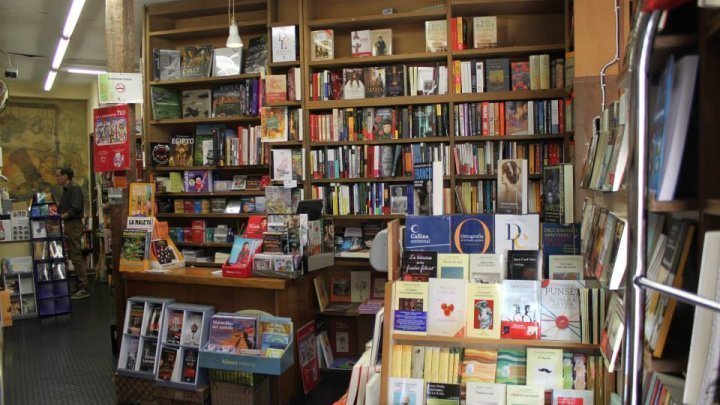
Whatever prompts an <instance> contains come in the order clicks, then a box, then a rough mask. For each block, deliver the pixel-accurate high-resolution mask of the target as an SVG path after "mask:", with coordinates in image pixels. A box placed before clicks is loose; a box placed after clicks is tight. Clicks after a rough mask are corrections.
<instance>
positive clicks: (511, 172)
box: [497, 159, 528, 215]
mask: <svg viewBox="0 0 720 405" xmlns="http://www.w3.org/2000/svg"><path fill="white" fill-rule="evenodd" d="M527 163H528V161H527V160H526V159H500V160H498V171H497V176H498V178H497V181H498V183H497V184H498V186H497V212H498V213H499V214H514V215H519V214H527V205H528V165H527Z"/></svg>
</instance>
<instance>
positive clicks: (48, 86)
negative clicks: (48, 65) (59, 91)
mask: <svg viewBox="0 0 720 405" xmlns="http://www.w3.org/2000/svg"><path fill="white" fill-rule="evenodd" d="M55 76H57V70H50V71H49V72H48V75H47V79H45V91H50V89H52V87H53V84H54V83H55Z"/></svg>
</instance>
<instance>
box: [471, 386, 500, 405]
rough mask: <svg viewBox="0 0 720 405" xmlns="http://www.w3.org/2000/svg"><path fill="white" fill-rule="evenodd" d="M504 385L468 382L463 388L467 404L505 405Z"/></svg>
mask: <svg viewBox="0 0 720 405" xmlns="http://www.w3.org/2000/svg"><path fill="white" fill-rule="evenodd" d="M505 391H506V389H505V385H504V384H492V382H491V383H480V382H468V383H467V386H466V388H465V392H466V394H465V395H466V398H467V401H466V403H467V404H486V405H505Z"/></svg>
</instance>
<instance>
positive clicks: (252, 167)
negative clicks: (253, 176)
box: [150, 165, 270, 172]
mask: <svg viewBox="0 0 720 405" xmlns="http://www.w3.org/2000/svg"><path fill="white" fill-rule="evenodd" d="M269 168H270V166H268V165H245V166H214V165H213V166H156V167H151V168H150V170H151V171H155V172H182V171H185V170H233V171H237V170H248V171H251V170H252V171H259V170H268V169H269Z"/></svg>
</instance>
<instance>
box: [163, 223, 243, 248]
mask: <svg viewBox="0 0 720 405" xmlns="http://www.w3.org/2000/svg"><path fill="white" fill-rule="evenodd" d="M168 232H169V235H170V239H172V240H173V241H174V242H193V243H229V242H232V240H233V236H234V232H233V229H232V227H230V226H228V225H226V224H220V225H217V226H215V227H211V226H208V225H207V224H206V222H205V221H204V220H202V219H196V220H193V222H192V223H191V226H188V227H182V226H172V227H170V228H169V230H168Z"/></svg>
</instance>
